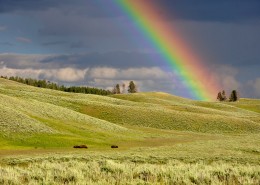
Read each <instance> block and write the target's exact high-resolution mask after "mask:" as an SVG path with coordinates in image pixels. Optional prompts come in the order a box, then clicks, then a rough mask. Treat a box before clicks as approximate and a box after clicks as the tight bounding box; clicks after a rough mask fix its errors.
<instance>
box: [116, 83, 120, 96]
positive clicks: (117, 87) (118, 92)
mask: <svg viewBox="0 0 260 185" xmlns="http://www.w3.org/2000/svg"><path fill="white" fill-rule="evenodd" d="M120 93H121V92H120V85H119V84H116V94H120Z"/></svg>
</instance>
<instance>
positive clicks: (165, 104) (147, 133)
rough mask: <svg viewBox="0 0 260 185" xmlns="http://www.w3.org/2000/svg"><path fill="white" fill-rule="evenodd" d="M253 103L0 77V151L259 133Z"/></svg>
mask: <svg viewBox="0 0 260 185" xmlns="http://www.w3.org/2000/svg"><path fill="white" fill-rule="evenodd" d="M259 102H260V101H259V100H249V99H241V100H240V101H239V102H237V103H219V102H201V101H193V100H188V99H184V98H180V97H176V96H173V95H169V94H166V93H137V94H126V95H113V96H111V97H104V96H97V95H85V94H71V93H65V92H60V91H55V90H49V89H41V88H36V87H31V86H27V85H24V84H20V83H17V82H13V81H9V80H5V79H0V148H6V149H8V148H17V147H18V148H19V147H21V148H48V147H71V146H73V145H75V144H80V143H88V145H89V146H95V147H106V146H109V145H111V144H113V143H120V142H125V143H127V144H125V145H126V146H135V145H137V146H138V145H142V144H144V145H149V144H148V143H147V142H146V141H147V140H149V138H157V137H160V138H161V137H163V138H166V140H167V138H169V137H172V135H174V138H172V139H170V140H172V141H173V140H174V141H176V142H177V141H178V137H179V136H181V137H182V139H184V140H194V139H196V138H203V137H208V136H207V134H206V135H205V134H202V133H208V134H216V133H219V134H248V133H259V131H260V113H259V112H260V111H259V104H260V103H259ZM147 127H149V128H147ZM161 129H167V130H161ZM179 131H191V132H194V133H193V134H187V133H179ZM176 133H178V134H176ZM178 135H179V136H178ZM210 137H212V136H210ZM159 142H160V141H159ZM133 143H134V144H133ZM155 143H156V142H155ZM166 143H167V142H166Z"/></svg>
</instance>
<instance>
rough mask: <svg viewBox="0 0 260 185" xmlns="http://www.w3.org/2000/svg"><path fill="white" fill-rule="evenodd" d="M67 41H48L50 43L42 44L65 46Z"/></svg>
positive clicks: (44, 44) (44, 43)
mask: <svg viewBox="0 0 260 185" xmlns="http://www.w3.org/2000/svg"><path fill="white" fill-rule="evenodd" d="M67 43H68V42H67V41H50V42H43V43H42V45H43V46H56V45H63V44H67Z"/></svg>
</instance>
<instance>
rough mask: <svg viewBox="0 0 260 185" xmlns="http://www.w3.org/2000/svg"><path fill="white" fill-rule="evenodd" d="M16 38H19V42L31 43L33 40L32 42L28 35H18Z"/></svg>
mask: <svg viewBox="0 0 260 185" xmlns="http://www.w3.org/2000/svg"><path fill="white" fill-rule="evenodd" d="M16 40H17V41H18V42H22V43H31V42H32V40H31V39H29V38H26V37H16Z"/></svg>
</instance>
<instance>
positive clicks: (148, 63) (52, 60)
mask: <svg viewBox="0 0 260 185" xmlns="http://www.w3.org/2000/svg"><path fill="white" fill-rule="evenodd" d="M153 57H154V58H156V57H158V56H157V55H156V54H149V53H143V52H124V51H115V52H106V53H98V52H90V53H85V54H68V55H64V54H62V55H51V54H50V55H33V54H32V55H27V54H14V53H3V54H0V61H4V62H5V65H6V66H7V67H11V68H21V69H24V68H33V69H43V68H61V67H74V68H79V69H82V68H88V67H94V66H100V67H115V68H130V67H153V66H158V63H157V61H156V60H154V59H153Z"/></svg>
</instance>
